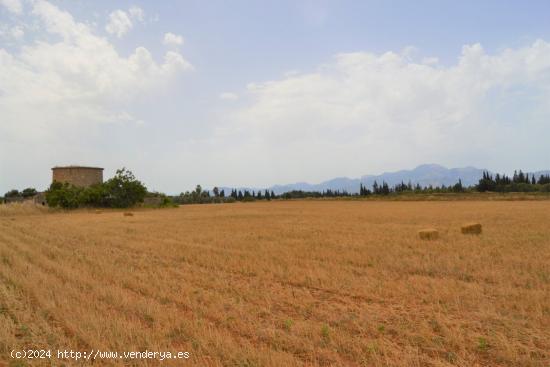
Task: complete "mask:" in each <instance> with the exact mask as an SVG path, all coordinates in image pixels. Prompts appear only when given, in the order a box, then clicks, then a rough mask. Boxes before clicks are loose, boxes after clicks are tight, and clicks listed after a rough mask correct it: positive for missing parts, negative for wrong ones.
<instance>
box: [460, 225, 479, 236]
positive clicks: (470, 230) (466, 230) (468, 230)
mask: <svg viewBox="0 0 550 367" xmlns="http://www.w3.org/2000/svg"><path fill="white" fill-rule="evenodd" d="M460 231H461V232H462V233H463V234H481V224H480V223H466V224H464V225H463V226H462V227H460Z"/></svg>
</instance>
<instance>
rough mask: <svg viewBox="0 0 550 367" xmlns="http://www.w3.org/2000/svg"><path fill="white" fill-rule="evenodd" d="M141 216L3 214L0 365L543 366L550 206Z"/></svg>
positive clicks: (549, 339)
mask: <svg viewBox="0 0 550 367" xmlns="http://www.w3.org/2000/svg"><path fill="white" fill-rule="evenodd" d="M134 214H135V215H134V216H123V214H122V212H118V211H103V212H102V213H95V212H93V211H90V212H87V211H79V212H73V213H62V212H61V213H44V212H37V213H34V212H33V211H17V212H14V213H10V212H9V211H6V210H4V211H3V212H2V210H0V366H1V365H3V364H4V365H6V366H11V365H13V366H16V365H21V366H24V365H54V366H57V365H61V364H62V363H61V362H60V361H59V360H56V359H55V358H52V360H41V361H36V360H35V361H33V362H32V363H29V361H27V362H22V361H19V362H17V361H15V360H13V359H11V358H10V357H9V353H10V351H11V350H12V349H22V348H26V349H29V348H33V349H44V348H49V349H52V350H57V349H73V350H75V351H77V350H78V351H84V350H91V349H95V350H97V349H100V350H112V351H143V350H149V351H188V352H190V355H191V357H190V358H189V359H188V360H187V361H185V362H182V361H181V360H178V361H164V362H162V363H161V362H159V361H158V360H157V361H155V360H129V361H126V362H121V361H112V360H100V361H96V362H95V363H94V365H95V366H103V365H115V362H117V363H119V364H123V363H124V364H126V365H148V366H156V365H161V364H162V365H174V366H176V365H177V366H186V365H189V366H243V367H244V366H248V367H250V366H306V365H307V366H544V367H548V366H550V201H522V202H519V201H506V202H504V201H500V202H499V201H484V202H483V201H477V202H476V201H470V202H468V201H459V202H445V201H438V202H383V201H376V202H370V201H290V202H270V203H269V202H268V203H247V204H227V205H202V206H201V205H197V206H185V207H180V208H176V209H163V210H143V211H135V212H134ZM469 221H479V222H481V223H482V224H483V225H484V232H483V234H482V235H481V236H472V235H463V234H461V233H460V225H461V224H462V223H464V222H469ZM424 227H435V228H438V229H439V230H440V238H439V239H438V240H435V241H421V240H420V239H418V238H417V230H419V229H422V228H424ZM16 362H17V363H16ZM63 363H64V364H65V365H69V366H70V365H90V363H80V362H79V363H76V362H71V361H68V362H67V361H65V362H63Z"/></svg>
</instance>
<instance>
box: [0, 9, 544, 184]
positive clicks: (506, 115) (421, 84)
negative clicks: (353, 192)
mask: <svg viewBox="0 0 550 367" xmlns="http://www.w3.org/2000/svg"><path fill="white" fill-rule="evenodd" d="M549 137H550V2H548V1H529V2H525V1H489V0H486V1H425V0H424V1H423V0H419V1H414V2H411V1H381V0H380V1H367V0H363V1H324V0H319V1H306V0H302V1H300V0H294V1H285V0H281V1H230V2H229V1H198V0H197V1H179V0H178V1H169V0H167V1H161V2H159V1H116V2H113V1H97V0H94V1H91V0H88V1H82V0H80V1H75V0H71V1H68V0H59V1H54V0H51V1H45V0H0V193H4V192H6V191H8V190H10V189H13V188H16V189H20V190H21V189H23V188H25V187H35V188H37V189H39V190H44V189H46V188H47V187H48V185H49V183H50V180H51V167H54V166H59V165H71V164H73V165H89V166H100V167H104V168H105V173H104V175H105V178H109V177H111V176H112V175H113V174H114V172H115V170H116V169H117V168H121V167H126V168H128V169H130V170H131V171H133V172H134V174H135V175H136V176H137V177H138V178H139V179H140V180H141V181H143V182H144V183H145V184H146V186H147V187H148V188H149V189H150V190H152V191H153V190H154V191H161V192H166V193H169V194H177V193H180V192H183V191H186V190H190V189H193V188H194V187H195V185H197V184H201V185H202V186H203V187H207V188H209V187H213V186H232V187H239V186H247V187H268V186H271V185H274V184H286V183H293V182H303V181H306V182H310V183H317V182H321V181H323V180H327V179H331V178H334V177H341V176H347V177H359V176H362V175H365V174H379V173H382V172H387V171H394V170H399V169H409V168H414V167H415V166H417V165H420V164H424V163H438V164H442V165H444V166H447V167H464V166H475V167H478V168H487V169H490V170H492V171H499V172H512V171H513V170H514V169H520V168H521V169H523V170H527V171H537V170H543V169H549V168H550V147H549V146H550V144H549V143H548V141H549V139H548V138H549Z"/></svg>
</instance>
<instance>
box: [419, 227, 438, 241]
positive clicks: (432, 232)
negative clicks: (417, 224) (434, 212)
mask: <svg viewBox="0 0 550 367" xmlns="http://www.w3.org/2000/svg"><path fill="white" fill-rule="evenodd" d="M418 236H419V237H420V239H422V240H436V239H438V238H439V232H438V231H437V229H434V228H426V229H422V230H420V231H418Z"/></svg>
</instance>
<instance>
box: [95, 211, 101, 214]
mask: <svg viewBox="0 0 550 367" xmlns="http://www.w3.org/2000/svg"><path fill="white" fill-rule="evenodd" d="M95 213H96V214H101V213H103V212H102V211H101V210H96V211H95Z"/></svg>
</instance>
